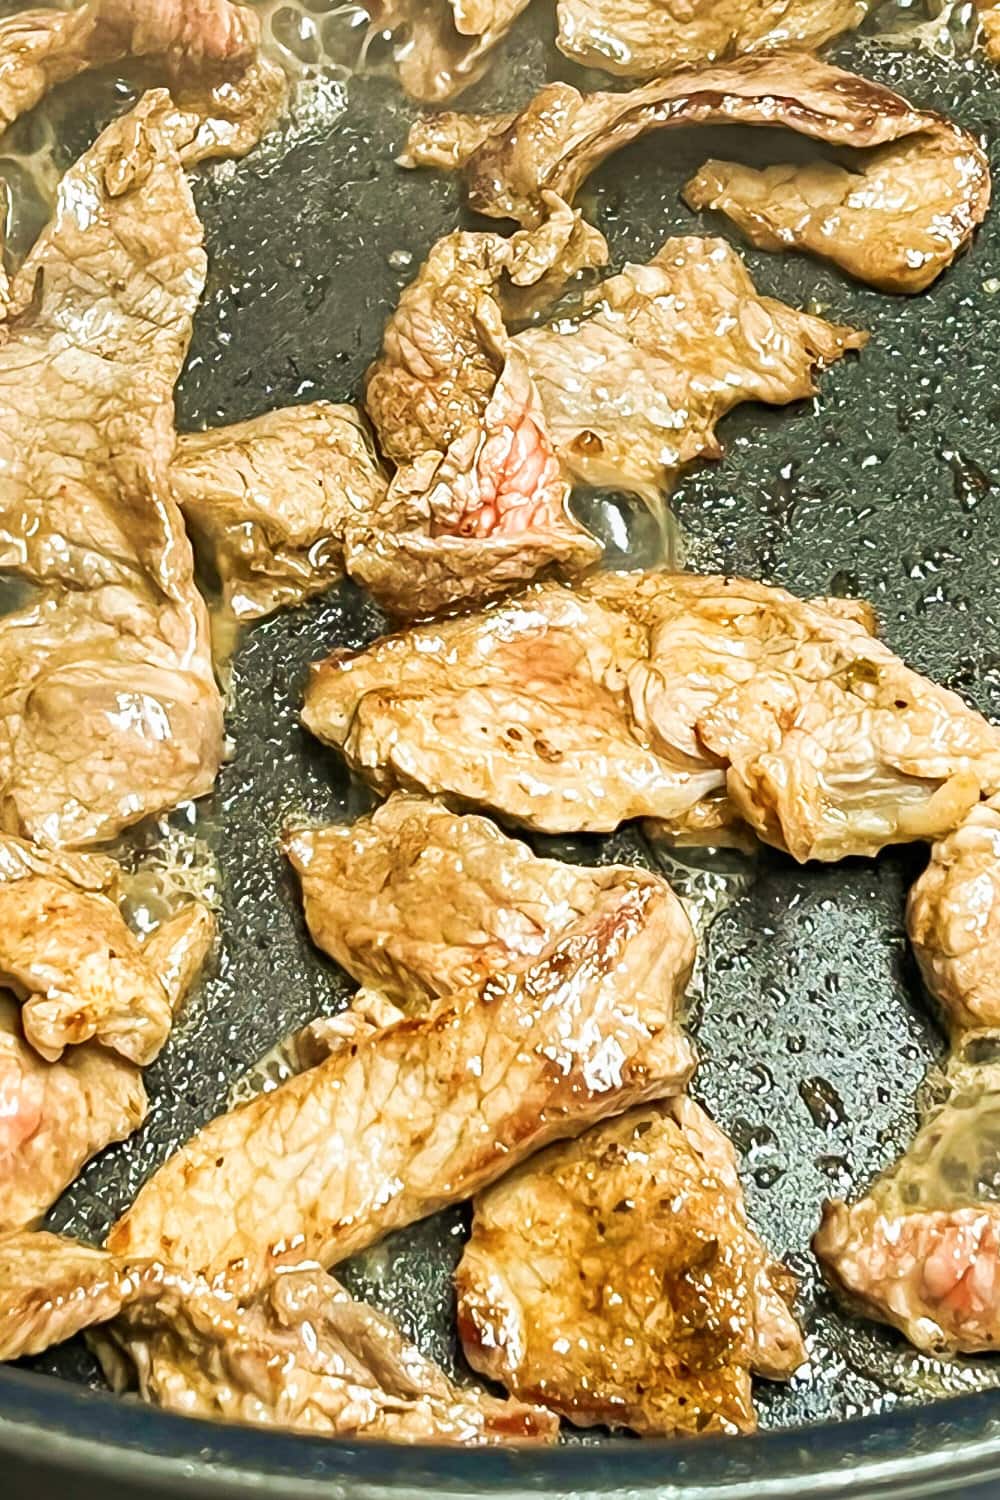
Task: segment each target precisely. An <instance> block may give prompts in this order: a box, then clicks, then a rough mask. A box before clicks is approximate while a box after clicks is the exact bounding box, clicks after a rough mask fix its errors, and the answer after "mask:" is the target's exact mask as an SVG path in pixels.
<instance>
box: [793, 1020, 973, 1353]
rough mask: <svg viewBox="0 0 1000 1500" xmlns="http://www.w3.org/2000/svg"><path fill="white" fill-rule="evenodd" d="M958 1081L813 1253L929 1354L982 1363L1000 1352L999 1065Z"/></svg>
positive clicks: (865, 1307)
mask: <svg viewBox="0 0 1000 1500" xmlns="http://www.w3.org/2000/svg"><path fill="white" fill-rule="evenodd" d="M992 1051H993V1055H994V1056H995V1047H994V1048H993V1049H992ZM948 1074H949V1076H948V1082H949V1085H950V1093H949V1096H948V1098H947V1099H946V1101H945V1103H944V1104H943V1105H941V1106H939V1107H938V1108H936V1109H935V1110H933V1111H932V1112H931V1113H930V1115H929V1116H928V1118H927V1119H926V1121H925V1122H924V1123H923V1125H922V1126H921V1129H920V1131H919V1133H918V1134H917V1136H916V1138H915V1140H914V1141H913V1143H912V1145H911V1146H910V1147H909V1149H908V1150H907V1152H906V1154H905V1155H904V1156H903V1157H902V1158H901V1159H900V1160H899V1161H898V1162H897V1163H896V1164H895V1165H894V1166H893V1167H891V1168H890V1170H889V1171H888V1172H887V1173H886V1174H885V1175H884V1176H883V1177H881V1178H879V1179H878V1180H877V1181H876V1182H875V1184H874V1185H873V1186H872V1188H871V1189H870V1190H869V1192H868V1194H867V1195H866V1196H865V1197H864V1198H862V1199H861V1200H860V1201H859V1202H857V1203H855V1204H853V1205H850V1206H849V1205H847V1204H846V1203H841V1202H833V1203H827V1204H826V1206H825V1208H824V1211H823V1220H822V1224H821V1226H820V1228H819V1230H818V1231H817V1234H816V1236H815V1239H814V1241H813V1247H814V1249H815V1252H816V1255H817V1257H818V1258H819V1260H820V1263H821V1265H822V1266H823V1269H824V1271H825V1272H826V1274H827V1276H828V1278H829V1280H830V1281H831V1282H832V1284H833V1285H834V1286H835V1287H836V1288H838V1289H839V1290H840V1291H841V1292H842V1293H843V1294H844V1295H845V1296H846V1297H847V1298H848V1299H849V1300H850V1301H851V1302H853V1303H855V1304H856V1305H858V1306H859V1307H860V1309H861V1310H862V1311H863V1312H865V1313H866V1314H867V1315H868V1316H869V1317H873V1318H877V1319H879V1320H880V1321H881V1322H885V1323H891V1324H892V1325H893V1326H894V1327H896V1328H898V1329H900V1331H901V1332H902V1333H904V1334H905V1335H906V1337H907V1338H908V1339H909V1340H910V1342H911V1343H912V1344H915V1345H916V1347H917V1348H918V1349H924V1350H927V1351H928V1352H930V1353H939V1354H940V1353H944V1354H958V1353H961V1354H975V1353H979V1352H982V1351H991V1350H996V1349H1000V1202H998V1199H997V1180H998V1162H1000V1067H998V1066H997V1064H996V1063H995V1062H990V1061H987V1062H985V1063H979V1064H975V1063H973V1064H969V1063H966V1062H963V1061H961V1060H959V1061H957V1062H953V1063H952V1064H951V1065H950V1066H949V1070H948Z"/></svg>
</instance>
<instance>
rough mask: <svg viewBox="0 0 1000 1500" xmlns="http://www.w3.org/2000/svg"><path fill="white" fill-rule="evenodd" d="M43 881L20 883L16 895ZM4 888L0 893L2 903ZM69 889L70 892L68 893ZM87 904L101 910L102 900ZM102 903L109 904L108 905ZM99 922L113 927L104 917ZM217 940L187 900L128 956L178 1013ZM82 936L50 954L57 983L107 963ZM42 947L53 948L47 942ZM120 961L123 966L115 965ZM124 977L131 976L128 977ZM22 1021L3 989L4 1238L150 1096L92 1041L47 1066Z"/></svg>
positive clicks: (134, 1118) (0, 1141)
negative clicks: (78, 967) (74, 968)
mask: <svg viewBox="0 0 1000 1500" xmlns="http://www.w3.org/2000/svg"><path fill="white" fill-rule="evenodd" d="M8 851H9V844H8V845H7V847H5V848H4V849H3V850H2V851H0V852H2V854H3V855H4V856H6V854H7V853H8ZM92 863H93V864H95V865H98V864H105V863H110V862H109V861H96V860H94V861H92ZM45 878H46V877H43V876H38V875H32V876H29V877H26V878H25V879H24V880H23V881H22V882H21V883H20V886H19V887H17V888H15V890H14V894H15V895H16V894H17V893H18V890H20V889H22V888H23V887H24V886H28V885H33V884H36V883H38V882H41V881H44V880H45ZM6 889H7V887H5V886H0V895H2V894H3V892H4V891H5V890H6ZM66 889H67V890H70V891H72V889H73V887H71V886H67V887H66ZM90 899H91V900H94V901H98V902H104V898H103V897H91V898H90ZM105 904H106V905H108V906H111V903H110V901H108V902H105ZM112 909H113V908H112ZM15 915H16V914H15ZM98 915H100V914H98ZM104 920H105V923H106V925H107V926H108V927H111V926H112V924H111V922H110V920H109V919H107V918H106V917H105V918H104ZM63 925H64V926H65V925H66V924H65V923H64V924H63ZM126 935H127V942H126V943H123V944H121V946H124V947H126V950H127V951H128V950H130V949H132V948H136V947H137V945H136V944H135V940H134V938H132V937H131V934H128V933H127V929H126ZM214 936H215V921H214V918H213V917H212V914H211V912H209V911H208V909H207V908H206V907H204V906H202V905H201V904H200V903H199V902H192V903H190V905H188V906H185V907H182V908H181V909H180V910H179V911H178V912H177V913H176V915H175V916H173V917H171V918H169V919H168V920H167V921H165V922H163V923H162V924H161V925H160V927H158V928H157V929H156V930H155V931H154V932H153V933H152V934H151V936H150V937H149V938H147V940H146V942H145V944H144V945H143V948H142V950H141V951H138V952H135V953H132V954H131V964H130V967H131V968H132V970H133V971H138V969H139V967H140V965H143V964H144V965H145V967H146V976H145V977H146V979H147V982H148V983H149V985H150V986H152V985H153V984H159V986H160V992H161V994H162V996H163V999H164V1000H166V1001H167V1002H168V1004H169V1006H170V1007H171V1010H172V1011H176V1010H177V1008H178V1007H179V1005H180V1004H181V1002H182V1000H183V999H184V996H185V995H186V994H187V992H188V990H189V988H190V987H191V985H192V984H193V983H194V980H195V978H196V977H197V975H198V973H199V971H200V969H201V966H202V964H203V963H204V961H205V958H206V956H207V954H208V951H209V949H210V947H211V945H212V942H213V940H214ZM44 937H45V933H44V931H43V930H42V929H41V928H40V927H39V928H36V929H35V936H34V942H35V945H36V946H37V945H38V944H40V943H41V942H42V940H43V938H44ZM118 937H119V938H120V934H119V935H118ZM82 938H83V934H82V932H74V931H72V930H71V931H70V933H69V941H68V944H67V946H68V947H69V949H70V952H69V955H68V957H67V955H66V954H64V953H58V954H54V955H53V957H54V958H55V959H56V960H57V962H56V963H55V964H54V965H52V966H50V967H52V968H53V970H54V971H55V972H56V974H57V976H60V977H61V974H60V971H65V970H66V969H67V967H68V963H69V962H70V961H75V959H76V958H77V956H78V954H79V953H80V952H81V950H82V952H83V962H84V966H86V964H87V962H88V960H89V961H91V962H92V961H93V960H94V959H95V958H96V959H98V960H100V959H101V958H102V957H104V956H105V955H101V954H100V953H99V951H98V949H99V944H94V950H93V951H92V952H91V953H90V954H87V952H86V943H85V941H81V940H82ZM5 940H6V941H8V942H9V941H10V940H11V939H10V936H8V935H6V934H5ZM48 943H49V946H50V947H51V945H52V944H51V938H49V939H48ZM74 943H75V944H76V952H74V951H73V949H74ZM31 946H32V944H31V938H30V935H29V936H28V939H27V941H26V942H25V944H24V947H25V952H26V953H28V954H30V949H31ZM116 962H117V963H118V964H119V965H121V961H120V960H117V961H116ZM122 967H124V966H122ZM83 977H84V979H86V980H87V981H88V982H89V983H90V984H91V987H92V988H93V985H94V981H95V980H96V979H97V978H98V977H99V970H98V969H95V968H92V969H91V971H90V972H89V973H87V972H84V973H83ZM125 978H126V979H128V978H129V974H128V971H127V970H126V972H125ZM69 979H70V981H71V982H73V981H74V980H76V979H77V976H75V975H73V974H72V973H70V974H69ZM105 994H106V991H105ZM101 998H102V999H103V998H105V997H104V996H102V997H101ZM112 998H113V997H112ZM114 1003H117V1001H114ZM123 1020H124V1018H123ZM22 1023H23V1017H22V1015H20V1014H19V1007H18V1005H17V1004H16V1003H15V1001H14V999H13V997H11V996H9V995H8V994H7V993H6V992H4V991H2V990H0V1233H3V1232H5V1231H7V1230H11V1229H22V1228H25V1227H27V1226H29V1225H32V1224H34V1223H37V1221H38V1220H39V1219H40V1218H41V1216H42V1215H43V1214H44V1213H45V1211H46V1210H47V1209H48V1208H49V1207H51V1205H52V1204H53V1203H54V1202H55V1200H56V1199H57V1198H58V1197H59V1194H60V1193H61V1192H62V1191H63V1189H64V1188H66V1187H68V1186H69V1184H70V1183H71V1182H72V1181H73V1179H74V1177H76V1175H77V1173H78V1172H79V1171H80V1169H81V1167H83V1165H84V1164H85V1163H86V1162H88V1161H89V1160H90V1158H91V1157H92V1156H95V1155H96V1154H97V1152H98V1151H103V1149H104V1147H105V1146H108V1145H110V1144H111V1143H112V1141H119V1140H124V1138H125V1137H126V1136H128V1135H131V1134H132V1132H133V1131H134V1130H137V1129H138V1127H139V1126H140V1125H141V1124H142V1122H143V1120H144V1119H145V1117H146V1093H145V1090H144V1089H143V1086H142V1076H141V1074H140V1072H139V1069H138V1067H137V1066H136V1065H135V1064H134V1063H132V1062H130V1061H128V1060H126V1059H125V1058H123V1057H122V1056H121V1055H120V1054H116V1053H115V1052H111V1051H109V1050H107V1049H105V1048H104V1047H103V1046H100V1045H99V1044H98V1043H96V1042H86V1043H84V1044H83V1045H81V1046H73V1047H70V1048H69V1049H68V1051H66V1052H65V1054H64V1055H63V1057H62V1058H61V1059H60V1061H58V1062H52V1063H50V1062H46V1061H44V1060H43V1059H42V1058H41V1057H40V1056H39V1054H38V1051H37V1050H36V1048H35V1047H34V1046H30V1045H29V1043H28V1042H27V1040H26V1039H25V1037H24V1035H23V1031H22Z"/></svg>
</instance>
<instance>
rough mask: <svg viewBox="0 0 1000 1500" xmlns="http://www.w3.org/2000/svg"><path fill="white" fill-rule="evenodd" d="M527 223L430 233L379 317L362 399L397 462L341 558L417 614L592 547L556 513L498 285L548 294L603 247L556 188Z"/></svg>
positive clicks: (595, 261)
mask: <svg viewBox="0 0 1000 1500" xmlns="http://www.w3.org/2000/svg"><path fill="white" fill-rule="evenodd" d="M550 207H551V210H552V213H551V217H550V218H549V220H548V221H547V223H546V224H545V225H544V226H543V227H542V228H540V229H537V230H533V231H521V232H519V233H517V234H515V235H513V236H512V237H511V238H510V239H505V238H503V237H502V236H500V235H496V234H470V233H466V232H463V231H458V232H456V233H455V234H452V235H448V236H447V237H446V238H445V239H443V240H440V241H439V242H438V244H437V245H435V247H434V248H433V250H432V251H431V254H430V256H429V257H428V260H427V262H426V263H425V265H424V266H423V267H422V268H421V271H420V274H419V275H418V276H417V278H416V280H415V281H414V282H413V283H412V284H411V285H410V286H409V287H407V288H406V290H405V291H404V293H403V295H402V298H401V299H400V303H399V307H398V308H397V309H396V312H395V313H394V314H393V316H392V318H391V319H390V320H389V323H388V326H387V328H386V331H385V337H384V340H383V348H382V353H381V356H380V357H379V359H378V360H377V361H376V362H375V364H374V365H373V366H372V368H371V369H370V370H369V372H368V378H367V387H366V393H365V402H366V406H367V409H368V413H369V415H370V417H371V419H372V423H373V425H374V427H375V432H376V435H377V437H378V440H379V444H380V447H381V449H382V451H383V452H384V453H385V454H386V456H387V457H388V458H390V459H391V460H392V461H393V462H394V463H395V464H397V465H398V468H397V471H396V474H395V476H394V477H393V479H392V482H391V484H390V485H389V489H388V493H387V494H386V495H385V498H384V503H382V504H379V505H376V506H374V507H373V508H372V511H371V514H370V516H369V517H367V518H362V517H359V518H358V522H357V524H356V525H355V526H354V527H353V528H352V530H351V533H350V534H349V536H348V540H347V566H348V570H349V571H350V573H351V576H352V577H354V578H356V579H357V580H358V581H359V582H362V583H364V584H365V585H366V586H367V587H368V588H369V589H370V590H371V592H372V593H373V594H374V595H375V597H376V598H377V599H378V600H379V602H380V603H382V604H383V605H385V607H386V608H388V609H389V610H391V611H392V612H394V613H396V614H404V615H410V616H412V615H418V614H428V613H431V612H433V611H434V610H436V609H438V608H440V607H441V606H442V605H446V604H451V603H456V602H458V601H461V600H465V599H469V598H476V597H483V596H484V595H488V594H490V593H495V592H496V591H497V590H498V589H500V588H503V587H507V586H510V585H511V584H514V583H517V582H525V581H527V580H528V579H530V578H531V577H533V576H534V574H536V573H537V572H539V571H540V570H541V569H543V568H546V567H548V566H551V565H553V564H558V565H560V566H562V567H564V568H566V569H567V570H569V571H576V570H579V569H580V568H583V567H585V566H586V565H587V564H589V563H592V562H594V561H595V560H596V559H597V558H598V557H599V555H600V547H599V545H598V544H597V542H595V541H594V539H593V538H592V537H591V536H589V534H588V533H587V532H586V531H584V530H583V529H582V527H580V526H579V525H578V524H577V523H576V522H575V521H574V520H573V518H572V517H571V515H570V514H569V511H568V509H567V501H568V496H569V491H568V486H567V483H566V479H565V477H564V475H563V474H562V471H561V469H560V465H559V462H558V460H557V458H556V455H555V453H554V451H553V448H552V443H551V440H550V438H549V435H548V433H547V431H546V427H545V417H544V413H543V411H542V408H541V405H540V402H539V399H538V393H537V391H536V389H535V386H534V383H533V382H532V379H531V375H530V371H529V369H528V365H527V362H526V360H525V358H524V356H523V354H522V353H521V351H520V350H519V349H518V348H517V347H516V346H515V345H514V344H512V343H511V341H510V339H509V338H508V335H507V330H506V327H505V324H504V317H503V311H502V309H501V300H500V299H501V290H502V282H503V281H504V279H505V278H506V279H507V281H508V282H509V283H510V284H512V285H513V286H514V287H516V288H517V287H519V288H535V289H536V290H538V291H540V292H550V293H551V295H555V292H556V291H557V290H558V288H559V287H560V286H561V285H562V284H563V283H564V282H565V281H566V280H567V279H568V278H569V277H571V276H572V275H574V274H576V272H578V271H580V270H582V269H583V268H585V267H588V266H591V267H592V266H595V265H603V264H604V262H605V260H606V259H607V246H606V245H605V243H604V240H603V238H602V237H601V235H599V234H598V233H597V232H596V230H592V229H591V228H590V227H589V226H588V225H586V224H585V223H584V222H583V221H582V220H581V219H580V216H579V215H578V214H574V213H572V212H571V211H570V210H569V209H567V208H566V207H565V205H562V204H558V203H557V202H555V200H552V202H551V203H550Z"/></svg>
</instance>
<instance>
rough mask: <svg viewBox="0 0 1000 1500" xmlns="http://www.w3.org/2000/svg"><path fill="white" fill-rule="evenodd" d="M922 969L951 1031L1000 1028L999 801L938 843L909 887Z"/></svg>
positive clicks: (981, 807) (913, 938) (980, 807)
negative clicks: (914, 882) (921, 871)
mask: <svg viewBox="0 0 1000 1500" xmlns="http://www.w3.org/2000/svg"><path fill="white" fill-rule="evenodd" d="M907 925H908V928H909V934H910V942H911V943H912V944H913V949H914V952H915V953H916V955H917V961H918V962H919V964H920V972H921V974H922V975H923V977H924V982H925V983H926V985H927V988H928V989H929V990H930V992H931V994H932V995H933V996H934V997H935V999H936V1000H937V1001H938V1002H939V1004H940V1006H941V1009H942V1012H943V1014H944V1018H945V1020H946V1022H947V1024H948V1026H949V1029H950V1030H951V1031H952V1033H953V1035H957V1034H960V1033H961V1032H963V1031H965V1030H970V1029H976V1028H995V1029H997V1030H1000V798H997V797H994V798H991V800H990V801H989V802H981V803H978V804H977V805H976V806H975V807H974V808H973V809H972V811H971V812H970V813H969V815H968V817H967V818H966V819H965V821H964V822H963V823H961V824H960V825H959V827H958V828H956V829H955V831H954V832H953V833H950V834H949V835H948V836H947V838H944V839H942V840H941V841H940V842H939V843H937V844H935V845H934V846H933V848H932V850H931V858H930V863H929V864H928V866H927V869H926V870H925V871H924V873H923V875H921V877H920V879H919V880H918V881H917V883H916V884H915V885H914V887H913V889H912V891H911V892H910V900H909V905H908V909H907Z"/></svg>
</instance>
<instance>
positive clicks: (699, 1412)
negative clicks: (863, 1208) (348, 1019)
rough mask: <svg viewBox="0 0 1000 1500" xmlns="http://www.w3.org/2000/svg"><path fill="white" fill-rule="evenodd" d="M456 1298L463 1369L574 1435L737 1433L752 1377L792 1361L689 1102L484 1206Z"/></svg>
mask: <svg viewBox="0 0 1000 1500" xmlns="http://www.w3.org/2000/svg"><path fill="white" fill-rule="evenodd" d="M703 1142H704V1143H706V1145H707V1149H704V1148H703ZM717 1156H718V1157H721V1159H722V1161H723V1163H724V1167H723V1170H722V1171H721V1172H720V1171H718V1170H717V1166H716V1161H715V1160H714V1158H715V1157H717ZM456 1285H457V1292H458V1321H459V1331H460V1333H461V1336H462V1344H463V1347H464V1349H465V1353H466V1356H467V1358H468V1359H469V1361H470V1363H471V1364H472V1365H473V1366H474V1368H475V1369H477V1370H480V1371H481V1372H482V1373H483V1374H484V1375H487V1376H489V1377H490V1378H491V1379H493V1380H496V1381H499V1382H500V1383H501V1384H503V1385H505V1386H507V1388H508V1389H509V1390H510V1391H512V1392H513V1393H515V1394H517V1395H518V1396H520V1397H521V1398H522V1399H528V1400H535V1401H542V1402H544V1403H545V1405H546V1406H549V1407H551V1408H552V1409H553V1410H555V1411H558V1412H559V1413H560V1414H561V1415H562V1416H565V1417H567V1418H568V1419H569V1420H570V1421H572V1422H575V1423H576V1424H578V1425H580V1426H585V1427H588V1426H592V1425H594V1424H601V1425H607V1426H610V1427H628V1428H632V1429H633V1430H635V1431H636V1432H639V1433H643V1434H645V1435H647V1436H669V1435H672V1434H675V1433H719V1432H749V1431H752V1430H753V1429H754V1427H755V1426H756V1420H755V1415H754V1409H753V1401H752V1397H751V1389H750V1374H751V1370H754V1369H758V1368H761V1366H763V1368H764V1369H765V1370H766V1372H767V1373H768V1374H769V1375H771V1376H772V1377H775V1378H782V1377H787V1376H789V1375H791V1373H792V1372H793V1371H794V1370H795V1369H796V1368H797V1367H798V1366H799V1365H800V1364H802V1363H803V1361H804V1360H805V1348H804V1345H803V1342H802V1336H801V1334H800V1332H799V1330H798V1328H797V1326H796V1324H795V1320H794V1318H793V1317H792V1314H791V1312H790V1311H789V1308H788V1305H787V1303H786V1301H785V1298H786V1297H788V1298H790V1297H791V1296H792V1295H793V1293H794V1282H793V1281H792V1279H791V1277H790V1276H789V1274H788V1272H786V1271H785V1269H784V1268H783V1267H781V1266H778V1265H776V1264H774V1263H773V1262H772V1261H771V1260H770V1257H769V1256H768V1254H767V1252H766V1250H765V1249H764V1247H763V1245H761V1243H760V1241H759V1240H758V1239H757V1237H756V1236H755V1235H754V1234H753V1232H752V1231H751V1230H750V1229H749V1227H748V1225H747V1222H746V1217H745V1213H744V1208H743V1194H742V1189H741V1188H740V1186H739V1182H738V1180H737V1178H736V1169H735V1160H734V1158H733V1153H732V1148H731V1146H730V1145H729V1142H728V1141H727V1140H726V1138H725V1137H724V1136H723V1135H722V1134H721V1132H720V1131H719V1130H718V1129H717V1127H716V1126H715V1125H713V1123H712V1122H711V1120H709V1118H708V1116H707V1115H705V1114H704V1112H703V1111H702V1110H700V1109H699V1108H698V1106H697V1105H696V1104H694V1103H693V1102H692V1101H691V1100H689V1099H681V1100H671V1101H669V1102H667V1103H665V1104H661V1105H653V1106H647V1107H644V1108H642V1109H636V1110H632V1111H631V1112H630V1113H628V1114H626V1115H624V1116H622V1117H621V1118H620V1119H616V1120H612V1121H609V1122H606V1123H605V1124H603V1125H599V1126H596V1127H595V1128H594V1129H593V1130H590V1131H588V1132H587V1134H586V1135H584V1136H582V1137H581V1138H580V1139H579V1140H577V1141H573V1142H570V1143H568V1144H561V1145H558V1146H553V1147H550V1149H549V1150H548V1151H545V1152H543V1153H542V1154H541V1155H540V1156H536V1157H534V1158H532V1160H531V1161H530V1162H527V1163H526V1164H525V1165H524V1166H523V1167H521V1168H520V1169H519V1170H518V1171H516V1172H513V1173H511V1175H510V1176H508V1177H506V1178H504V1179H503V1181H501V1182H499V1183H498V1184H497V1185H496V1186H495V1187H492V1188H489V1189H487V1191H486V1192H485V1193H481V1194H480V1195H479V1197H478V1198H477V1199H476V1203H475V1216H474V1219H473V1226H472V1236H471V1238H470V1240H469V1241H468V1243H467V1245H466V1248H465V1253H464V1255H463V1258H462V1262H461V1264H460V1265H459V1268H458V1272H457V1274H456Z"/></svg>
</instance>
